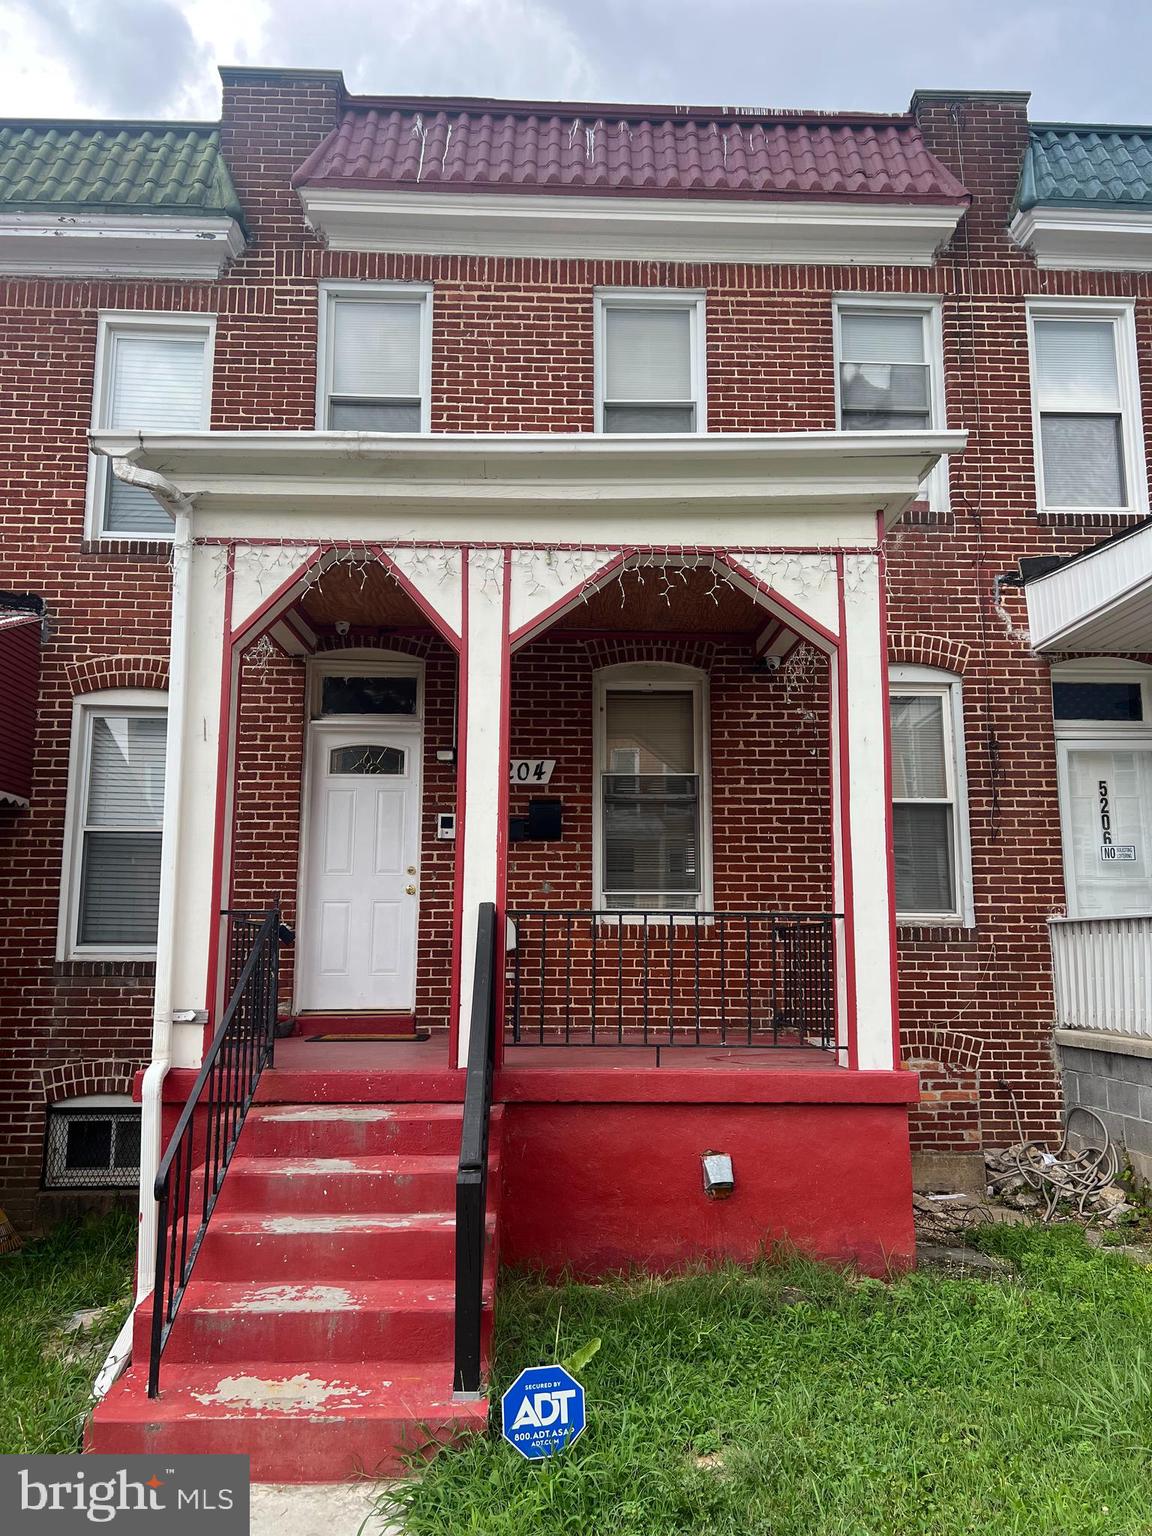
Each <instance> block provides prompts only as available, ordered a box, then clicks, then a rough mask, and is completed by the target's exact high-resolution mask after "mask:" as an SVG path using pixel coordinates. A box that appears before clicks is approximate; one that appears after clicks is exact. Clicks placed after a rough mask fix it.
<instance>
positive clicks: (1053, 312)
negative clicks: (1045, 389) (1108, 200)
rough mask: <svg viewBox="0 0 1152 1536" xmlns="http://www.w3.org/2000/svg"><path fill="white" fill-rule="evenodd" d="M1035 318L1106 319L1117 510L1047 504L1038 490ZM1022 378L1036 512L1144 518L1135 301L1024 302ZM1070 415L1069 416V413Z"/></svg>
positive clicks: (1041, 471) (1039, 444)
mask: <svg viewBox="0 0 1152 1536" xmlns="http://www.w3.org/2000/svg"><path fill="white" fill-rule="evenodd" d="M1037 320H1096V321H1100V320H1110V321H1111V322H1112V327H1113V335H1114V337H1115V343H1116V382H1117V388H1118V390H1119V395H1120V437H1121V451H1122V457H1123V470H1124V485H1125V489H1126V491H1127V495H1128V504H1127V506H1123V507H1062V506H1058V505H1056V504H1054V503H1050V502H1049V500H1048V496H1047V492H1046V491H1045V489H1044V451H1043V444H1042V442H1041V437H1040V418H1041V410H1040V391H1039V387H1038V386H1039V382H1040V375H1039V370H1038V368H1037V360H1036V321H1037ZM1028 377H1029V380H1030V391H1031V398H1032V452H1033V459H1034V462H1035V466H1036V505H1037V507H1038V508H1039V510H1040V511H1041V512H1057V513H1061V514H1064V515H1069V516H1073V517H1098V516H1110V517H1144V516H1146V515H1147V513H1148V474H1147V467H1146V463H1145V457H1144V423H1143V417H1142V413H1141V406H1140V368H1139V363H1138V360H1137V352H1136V301H1135V299H1081V300H1075V301H1071V302H1070V301H1069V300H1067V299H1048V298H1035V299H1029V301H1028ZM1073 414H1074V413H1073Z"/></svg>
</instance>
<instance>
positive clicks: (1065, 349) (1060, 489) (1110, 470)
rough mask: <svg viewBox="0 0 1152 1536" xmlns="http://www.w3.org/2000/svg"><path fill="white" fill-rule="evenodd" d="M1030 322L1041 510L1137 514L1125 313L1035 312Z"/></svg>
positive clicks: (1138, 480) (1138, 479) (1136, 431)
mask: <svg viewBox="0 0 1152 1536" xmlns="http://www.w3.org/2000/svg"><path fill="white" fill-rule="evenodd" d="M1030 320H1031V327H1032V404H1033V414H1034V420H1035V436H1036V475H1037V481H1038V485H1039V491H1040V505H1041V506H1042V507H1043V508H1044V509H1045V510H1048V511H1053V510H1054V511H1083V510H1085V509H1090V510H1094V511H1109V512H1127V511H1139V510H1142V509H1143V506H1144V504H1145V501H1146V492H1145V488H1144V486H1143V483H1142V482H1143V470H1142V446H1141V441H1140V428H1139V421H1138V413H1137V411H1136V410H1135V408H1134V404H1133V402H1134V400H1135V398H1137V397H1138V390H1137V389H1136V386H1135V383H1134V378H1135V353H1134V343H1133V338H1132V334H1131V330H1132V318H1131V313H1130V311H1111V312H1109V311H1107V310H1100V309H1094V308H1091V307H1087V306H1082V307H1079V308H1070V309H1062V308H1061V309H1048V308H1033V310H1032V311H1031V314H1030Z"/></svg>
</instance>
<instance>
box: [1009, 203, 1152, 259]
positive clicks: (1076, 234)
mask: <svg viewBox="0 0 1152 1536" xmlns="http://www.w3.org/2000/svg"><path fill="white" fill-rule="evenodd" d="M1008 233H1009V234H1010V235H1011V236H1012V238H1013V240H1015V242H1016V244H1017V245H1019V246H1022V247H1023V248H1024V249H1025V250H1030V251H1031V252H1032V254H1033V255H1034V256H1035V258H1036V265H1037V266H1038V267H1045V268H1049V269H1056V270H1065V271H1066V270H1069V269H1075V270H1078V271H1082V272H1149V271H1152V208H1150V209H1148V210H1147V211H1144V210H1143V209H1138V208H1113V209H1107V210H1106V209H1102V208H1063V207H1059V206H1056V205H1052V206H1049V207H1045V206H1043V205H1040V206H1038V207H1036V208H1029V209H1028V210H1027V212H1025V213H1018V214H1017V215H1016V217H1015V218H1014V219H1013V220H1012V222H1011V224H1010V225H1009V226H1008Z"/></svg>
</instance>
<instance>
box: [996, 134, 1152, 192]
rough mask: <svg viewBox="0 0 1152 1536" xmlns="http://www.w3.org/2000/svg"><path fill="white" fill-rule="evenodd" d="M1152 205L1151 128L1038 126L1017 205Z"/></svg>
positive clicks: (1032, 139)
mask: <svg viewBox="0 0 1152 1536" xmlns="http://www.w3.org/2000/svg"><path fill="white" fill-rule="evenodd" d="M1037 203H1062V204H1074V205H1079V206H1080V207H1100V206H1104V207H1110V208H1146V207H1152V128H1093V127H1088V126H1081V125H1079V124H1073V123H1044V124H1035V125H1033V127H1032V129H1031V131H1030V133H1029V142H1028V153H1027V155H1026V156H1025V158H1024V169H1023V172H1022V173H1021V177H1020V191H1019V195H1018V197H1017V206H1018V207H1019V208H1021V209H1027V208H1034V207H1035V206H1036V204H1037Z"/></svg>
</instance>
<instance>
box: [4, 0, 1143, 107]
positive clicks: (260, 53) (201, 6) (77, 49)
mask: <svg viewBox="0 0 1152 1536" xmlns="http://www.w3.org/2000/svg"><path fill="white" fill-rule="evenodd" d="M1150 55H1152V0H1092V3H1091V4H1087V5H1086V4H1085V3H1084V0H0V116H3V117H23V116H28V117H121V118H137V117H145V118H151V117H155V118H215V117H216V116H218V114H219V105H220V103H219V92H220V84H219V79H218V76H217V73H216V70H217V67H218V66H219V65H221V64H234V65H236V64H247V65H253V64H263V65H277V66H281V67H286V66H306V67H310V68H326V69H342V70H343V71H344V78H345V80H346V81H347V84H348V87H349V89H350V90H352V91H353V92H357V93H363V94H374V93H375V94H381V95H396V94H408V93H411V94H419V95H453V94H456V95H469V96H511V97H528V98H532V99H545V100H551V99H564V100H592V101H596V100H599V101H639V102H658V103H665V104H684V103H691V104H698V105H707V106H720V105H729V106H737V107H741V108H752V107H777V108H786V107H815V108H822V109H840V110H848V109H862V110H870V111H877V112H901V111H904V110H905V109H906V107H907V105H908V100H909V97H910V96H911V94H912V92H913V90H915V89H916V88H917V87H926V88H947V89H955V88H957V87H964V88H968V89H975V88H980V89H995V88H1000V89H1011V90H1030V91H1031V92H1032V103H1031V107H1030V116H1031V117H1032V119H1033V120H1034V121H1051V120H1059V119H1066V120H1070V121H1077V122H1110V123H1148V122H1150V121H1152V100H1150V99H1149V86H1148V84H1147V81H1148V62H1147V61H1148V59H1149V57H1150Z"/></svg>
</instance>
